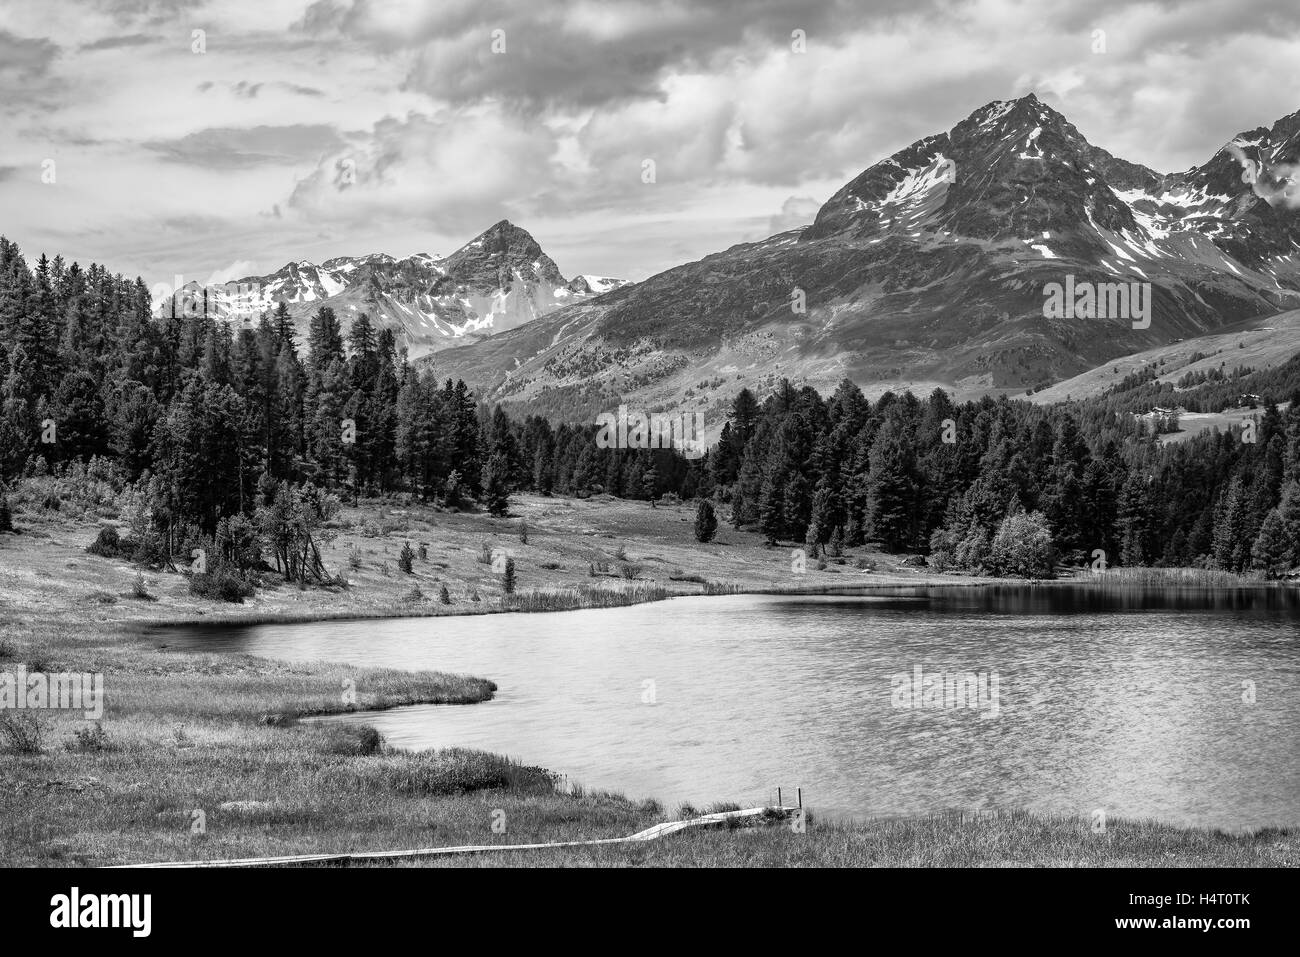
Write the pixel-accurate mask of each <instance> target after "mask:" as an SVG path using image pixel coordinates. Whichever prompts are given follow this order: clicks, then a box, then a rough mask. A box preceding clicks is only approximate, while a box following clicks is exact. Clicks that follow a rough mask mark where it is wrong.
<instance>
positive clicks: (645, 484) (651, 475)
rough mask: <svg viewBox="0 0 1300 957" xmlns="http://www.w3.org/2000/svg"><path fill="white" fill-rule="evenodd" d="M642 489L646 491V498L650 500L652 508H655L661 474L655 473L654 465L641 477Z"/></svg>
mask: <svg viewBox="0 0 1300 957" xmlns="http://www.w3.org/2000/svg"><path fill="white" fill-rule="evenodd" d="M641 488H642V489H643V490H644V491H645V495H646V498H648V499H650V507H651V508H654V507H655V492H656V491H657V490H658V488H659V473H658V472H656V471H655V467H654V466H653V465H651V466H650V468H649V469H648V470H647V471H646V473H645V475H643V476H642V477H641Z"/></svg>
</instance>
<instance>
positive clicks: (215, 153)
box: [142, 125, 343, 169]
mask: <svg viewBox="0 0 1300 957" xmlns="http://www.w3.org/2000/svg"><path fill="white" fill-rule="evenodd" d="M342 144H343V138H342V137H341V136H340V135H339V134H338V131H336V130H335V129H334V128H333V127H331V126H325V125H297V126H256V127H252V128H250V129H231V128H210V129H204V130H199V131H197V132H195V133H189V134H187V135H185V136H182V137H180V138H178V139H174V140H153V141H149V142H146V143H144V144H142V145H143V146H144V147H145V149H148V150H152V151H153V152H155V153H157V154H159V155H160V156H161V157H162V158H164V159H166V160H167V161H169V162H173V163H187V164H189V165H192V166H203V167H207V168H209V169H246V168H248V167H254V166H284V165H292V164H295V163H300V162H302V161H303V160H306V159H311V158H314V157H317V156H319V155H320V154H321V153H323V152H326V151H328V150H334V149H337V148H338V147H339V146H341V145H342Z"/></svg>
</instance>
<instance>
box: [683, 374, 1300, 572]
mask: <svg viewBox="0 0 1300 957" xmlns="http://www.w3.org/2000/svg"><path fill="white" fill-rule="evenodd" d="M708 464H709V474H708V476H707V477H706V480H705V483H704V484H705V485H706V486H707V487H709V488H710V489H711V490H713V491H714V494H716V496H717V497H718V498H719V499H720V500H721V501H724V502H730V505H731V521H732V524H733V525H735V526H736V527H742V526H754V527H756V528H758V529H759V530H761V531H762V532H763V534H764V535H765V536H766V537H767V540H768V541H770V542H778V541H780V542H785V541H791V542H797V543H798V542H802V543H807V544H809V545H812V546H814V547H820V546H824V545H828V544H840V543H843V544H848V545H861V544H863V543H869V542H875V543H878V544H879V545H880V546H881V547H883V548H884V549H886V550H890V551H917V552H923V553H927V552H928V553H930V555H931V557H932V561H933V562H934V563H937V564H938V565H940V566H941V567H944V566H946V567H959V568H965V569H970V570H978V571H986V572H994V573H999V572H1006V571H1008V570H1010V569H1012V568H1013V567H1014V566H1016V565H1017V564H1018V561H1019V559H1017V558H1016V555H1015V553H1016V552H1018V551H1019V552H1021V553H1023V550H1024V549H1025V548H1034V549H1038V551H1039V553H1040V555H1041V560H1039V561H1035V562H1031V564H1033V565H1035V566H1036V567H1038V568H1042V567H1043V566H1044V565H1046V566H1048V567H1049V568H1050V561H1048V560H1047V549H1048V548H1049V547H1050V552H1051V553H1052V554H1053V555H1054V556H1056V557H1059V558H1062V559H1064V560H1066V561H1068V562H1072V563H1076V564H1083V563H1087V564H1090V565H1092V566H1093V567H1098V568H1100V567H1103V565H1118V564H1123V565H1165V566H1198V567H1206V568H1218V569H1225V570H1229V571H1235V572H1244V571H1251V570H1260V571H1264V572H1265V573H1267V574H1269V575H1279V574H1282V573H1283V572H1285V571H1288V570H1290V569H1291V568H1293V567H1295V566H1296V565H1297V564H1300V551H1298V549H1300V408H1297V405H1296V403H1295V402H1294V401H1293V402H1292V403H1291V405H1290V406H1289V407H1288V408H1287V410H1286V412H1285V414H1283V413H1281V412H1279V411H1278V408H1277V406H1276V405H1272V404H1270V405H1269V406H1267V408H1265V409H1264V410H1263V412H1262V413H1261V416H1260V421H1259V423H1258V426H1257V427H1255V428H1253V429H1237V430H1234V431H1231V432H1207V433H1202V434H1200V435H1197V436H1192V437H1189V438H1187V439H1185V440H1184V441H1181V442H1174V443H1169V444H1161V443H1159V442H1158V441H1157V438H1156V436H1155V434H1154V433H1153V431H1152V430H1151V429H1150V428H1148V427H1146V426H1144V425H1143V424H1142V423H1141V422H1140V421H1138V420H1135V419H1134V417H1133V416H1132V415H1130V414H1128V413H1125V412H1116V411H1114V410H1112V409H1111V408H1109V403H1108V402H1107V401H1106V400H1094V401H1092V402H1082V403H1074V404H1060V405H1053V406H1036V405H1032V404H1030V403H1028V402H1023V401H1011V400H1009V399H1007V398H1006V397H1002V398H999V399H993V398H989V397H985V398H983V399H980V400H979V401H975V402H966V403H964V404H960V405H958V404H955V403H953V402H952V400H951V399H950V398H949V397H948V395H947V394H946V393H945V392H943V391H942V390H935V391H934V392H933V393H932V394H931V395H930V396H929V397H928V398H926V399H917V398H916V397H915V396H913V395H912V394H911V393H903V394H901V395H896V394H894V393H889V392H887V393H885V394H884V395H883V396H881V397H880V399H879V400H877V401H876V402H874V403H872V402H870V401H868V400H866V399H865V398H864V397H863V395H862V392H861V391H860V390H859V389H858V388H857V387H856V386H855V385H854V384H853V383H851V382H849V381H847V380H845V381H844V382H842V383H841V384H840V386H839V388H838V389H837V390H836V391H835V393H834V394H833V395H832V396H831V397H830V398H829V399H825V400H824V399H823V398H822V397H821V396H820V395H818V393H817V392H816V391H815V390H813V389H811V388H803V389H796V388H794V387H793V386H792V385H790V384H789V383H788V382H784V383H782V384H781V385H780V387H779V388H778V389H777V391H776V392H775V393H774V394H773V395H772V396H770V397H769V398H768V399H767V400H766V401H764V402H763V403H762V404H759V403H758V402H757V401H756V400H755V397H754V396H753V395H752V394H750V393H748V392H747V391H742V392H741V393H740V394H739V395H738V396H737V397H736V399H735V401H734V402H733V404H732V409H731V413H730V416H729V419H728V422H727V424H726V426H725V427H724V428H723V431H722V436H721V440H720V442H719V443H718V445H717V446H716V447H715V448H713V449H712V450H711V451H710V454H709V456H708ZM1000 539H1001V541H1000ZM1025 543H1029V544H1025ZM1000 549H1002V550H1003V551H1005V552H1006V554H1004V555H1000V554H999V552H1000Z"/></svg>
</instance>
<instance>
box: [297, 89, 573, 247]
mask: <svg viewBox="0 0 1300 957" xmlns="http://www.w3.org/2000/svg"><path fill="white" fill-rule="evenodd" d="M357 140H358V142H357V143H356V144H355V145H348V146H346V147H344V148H341V149H338V150H336V151H334V152H332V153H330V154H328V155H326V156H325V157H323V158H322V159H321V160H320V162H319V163H318V164H317V165H316V168H315V169H314V170H312V171H311V172H310V173H309V174H308V175H306V176H305V177H303V178H302V179H301V180H300V181H299V182H298V183H297V184H296V186H295V188H294V190H293V192H292V194H291V195H290V196H289V198H288V201H287V203H286V204H285V205H286V209H287V210H288V211H293V212H295V213H296V214H298V215H299V216H308V217H310V218H311V219H312V220H313V221H319V222H328V223H334V224H357V223H371V222H373V221H375V220H376V219H378V220H386V221H391V220H398V221H403V220H404V221H407V222H415V223H424V224H426V225H427V226H430V227H433V228H437V229H441V230H444V231H446V232H449V233H452V234H455V233H459V232H464V231H466V230H471V231H473V232H478V231H480V230H482V229H484V228H486V227H487V226H488V225H490V224H491V223H492V222H495V221H497V220H499V219H501V218H504V217H506V216H508V215H513V213H512V210H517V209H518V208H520V206H521V205H526V204H527V200H528V197H529V194H530V191H534V190H536V191H541V190H543V189H544V188H545V187H546V186H547V185H548V184H549V183H550V182H551V180H552V171H551V167H550V162H549V160H548V155H549V154H550V152H551V150H552V148H553V138H552V137H551V136H550V135H549V134H548V133H547V132H546V131H544V130H541V129H523V128H519V127H517V126H515V125H513V124H511V123H510V122H509V120H508V118H507V117H505V116H503V115H502V114H500V113H498V112H494V111H490V110H455V111H446V112H444V113H441V114H439V115H436V116H426V115H423V114H411V115H409V116H407V117H405V118H402V119H397V118H393V117H386V118H384V119H383V120H381V121H379V122H378V123H376V124H375V126H374V128H373V129H372V130H370V131H368V132H367V133H366V134H365V135H364V136H360V137H357Z"/></svg>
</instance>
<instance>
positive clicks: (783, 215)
mask: <svg viewBox="0 0 1300 957" xmlns="http://www.w3.org/2000/svg"><path fill="white" fill-rule="evenodd" d="M821 208H822V204H821V203H819V202H817V200H815V199H813V198H812V197H811V196H791V197H790V198H789V199H787V200H786V201H785V202H784V203H782V204H781V212H779V213H777V214H776V215H775V216H773V217H772V218H771V219H769V220H768V221H767V232H768V235H769V236H771V235H775V234H776V233H783V232H785V231H786V230H788V229H795V228H797V227H799V226H807V225H808V224H809V223H811V222H812V221H813V220H814V219H816V218H817V211H818V210H819V209H821Z"/></svg>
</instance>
